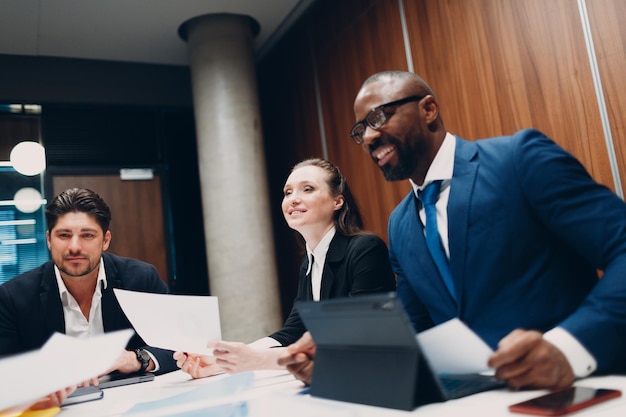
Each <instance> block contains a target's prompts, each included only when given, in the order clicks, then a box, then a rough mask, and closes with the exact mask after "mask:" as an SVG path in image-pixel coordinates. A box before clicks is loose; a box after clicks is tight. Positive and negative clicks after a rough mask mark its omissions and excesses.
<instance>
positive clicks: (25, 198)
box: [13, 187, 46, 213]
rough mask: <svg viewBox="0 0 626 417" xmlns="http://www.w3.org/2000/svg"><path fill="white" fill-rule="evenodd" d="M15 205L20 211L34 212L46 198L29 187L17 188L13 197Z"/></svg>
mask: <svg viewBox="0 0 626 417" xmlns="http://www.w3.org/2000/svg"><path fill="white" fill-rule="evenodd" d="M13 202H14V204H15V207H16V208H17V209H18V210H19V211H21V212H22V213H34V212H36V211H37V210H39V207H41V206H42V205H43V204H46V200H44V199H43V198H42V197H41V193H40V192H39V191H38V190H36V189H34V188H31V187H24V188H21V189H19V190H18V191H17V192H16V193H15V196H14V197H13Z"/></svg>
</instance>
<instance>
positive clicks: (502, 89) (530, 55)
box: [404, 0, 614, 188]
mask: <svg viewBox="0 0 626 417" xmlns="http://www.w3.org/2000/svg"><path fill="white" fill-rule="evenodd" d="M404 4H405V8H406V15H407V21H408V26H409V33H410V39H411V47H412V51H413V60H414V63H415V72H416V73H418V74H420V75H422V76H423V77H424V78H425V79H426V81H427V82H429V83H430V84H431V87H432V88H433V89H434V91H435V93H436V94H437V95H438V98H439V101H440V102H441V107H442V112H443V117H444V120H445V123H446V127H447V129H448V130H449V131H451V132H453V133H455V134H458V135H460V136H462V137H464V138H466V139H478V138H482V137H489V136H495V135H501V134H510V133H513V132H515V131H516V130H519V129H522V128H526V127H534V128H537V129H539V130H541V131H543V132H545V133H546V134H548V135H549V136H550V137H552V138H553V139H554V140H555V141H556V142H557V143H559V144H560V145H561V146H563V147H564V148H565V149H567V150H569V151H570V152H571V153H573V154H574V155H575V156H576V157H577V158H579V159H580V160H581V162H582V163H583V164H584V165H585V167H586V168H587V169H588V170H589V171H590V173H591V174H592V175H593V177H594V178H595V179H596V180H597V181H599V182H601V183H603V184H605V185H607V186H609V187H611V188H614V187H613V178H612V174H611V172H610V167H609V162H608V153H607V149H606V147H605V145H604V135H603V132H602V126H601V121H600V115H599V110H598V106H597V102H596V100H595V92H594V85H593V80H592V75H591V71H590V67H589V60H588V55H587V49H586V47H585V40H584V35H583V31H582V25H581V22H580V16H579V12H578V6H577V3H576V1H575V0H551V1H543V0H525V1H518V0H446V1H425V0H406V1H405V2H404Z"/></svg>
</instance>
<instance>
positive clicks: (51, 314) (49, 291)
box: [39, 262, 65, 333]
mask: <svg viewBox="0 0 626 417" xmlns="http://www.w3.org/2000/svg"><path fill="white" fill-rule="evenodd" d="M39 299H40V300H41V306H42V309H43V311H45V312H46V325H47V327H48V329H49V330H50V331H52V332H59V333H65V317H64V315H63V306H62V304H61V298H60V297H59V286H58V285H57V279H56V276H55V274H54V263H52V262H49V263H48V264H47V265H46V268H45V270H44V273H43V276H42V279H41V292H40V293H39Z"/></svg>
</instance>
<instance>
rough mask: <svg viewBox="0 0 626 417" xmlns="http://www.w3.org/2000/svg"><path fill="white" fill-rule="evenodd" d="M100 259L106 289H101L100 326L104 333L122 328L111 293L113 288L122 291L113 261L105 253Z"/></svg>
mask: <svg viewBox="0 0 626 417" xmlns="http://www.w3.org/2000/svg"><path fill="white" fill-rule="evenodd" d="M102 258H103V259H104V270H105V271H106V278H107V287H106V288H103V289H102V324H103V325H104V331H105V332H110V331H114V330H119V329H122V328H124V326H123V323H122V316H121V315H120V314H118V313H117V312H118V311H119V310H120V309H121V308H120V307H118V306H119V303H118V302H117V298H116V297H115V293H114V292H113V288H122V289H123V286H122V281H121V280H120V278H119V274H118V271H117V267H116V266H115V264H114V263H113V260H112V259H111V258H110V257H108V255H107V254H106V253H103V254H102Z"/></svg>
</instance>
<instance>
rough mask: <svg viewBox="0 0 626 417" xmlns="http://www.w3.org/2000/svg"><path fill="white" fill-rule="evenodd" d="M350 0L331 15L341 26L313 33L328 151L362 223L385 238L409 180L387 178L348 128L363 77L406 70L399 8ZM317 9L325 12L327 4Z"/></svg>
mask: <svg viewBox="0 0 626 417" xmlns="http://www.w3.org/2000/svg"><path fill="white" fill-rule="evenodd" d="M322 3H324V2H322ZM326 3H328V2H326ZM350 4H352V5H353V9H352V10H349V9H347V8H346V7H345V5H344V8H343V9H342V10H341V13H345V14H346V15H345V16H343V17H335V19H336V20H338V21H341V22H343V24H344V26H343V27H342V28H341V29H342V30H338V29H335V30H333V29H332V26H331V28H330V30H329V31H328V32H326V33H319V34H317V36H314V39H315V40H316V42H315V43H314V47H315V56H316V63H317V73H318V77H319V88H320V96H321V98H322V103H323V106H322V115H323V120H324V126H325V131H326V138H327V144H328V156H329V159H330V160H331V161H332V162H334V163H335V164H337V165H338V166H339V167H340V169H341V170H342V172H343V173H344V175H345V176H346V177H347V179H348V182H349V184H350V187H351V189H352V192H353V193H354V195H355V197H356V199H357V201H358V203H359V206H360V208H361V211H362V214H363V217H364V223H365V228H366V229H368V230H370V231H372V232H374V233H376V234H378V235H379V236H381V237H383V238H385V239H386V238H387V219H388V218H389V214H390V213H391V210H393V208H394V207H395V206H396V204H397V203H398V202H399V201H400V200H401V199H402V198H403V197H404V196H405V195H406V193H407V192H408V190H409V185H408V183H407V182H402V183H388V182H386V181H385V180H384V178H383V176H382V174H381V172H380V170H379V168H378V167H376V165H375V164H374V163H373V161H372V160H371V158H370V157H369V155H368V154H367V153H366V152H365V151H364V150H363V149H362V148H361V147H360V146H358V145H357V144H355V143H354V142H353V141H352V139H351V138H350V135H349V131H350V128H352V126H353V125H354V123H355V118H354V111H353V104H354V98H355V97H356V94H357V92H358V91H359V89H360V87H361V85H362V84H363V81H365V79H366V78H367V77H368V76H369V75H371V74H373V73H375V72H378V71H382V70H388V69H407V61H406V55H405V52H404V41H403V38H402V31H401V21H400V11H399V7H398V2H397V0H380V1H376V2H351V3H350ZM363 6H367V7H363ZM319 10H320V12H326V13H328V12H327V11H326V10H327V8H326V7H322V8H320V9H319ZM346 16H351V18H350V19H348V18H347V17H346ZM321 19H323V17H322V16H319V17H317V18H315V19H314V20H315V21H320V20H321Z"/></svg>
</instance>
